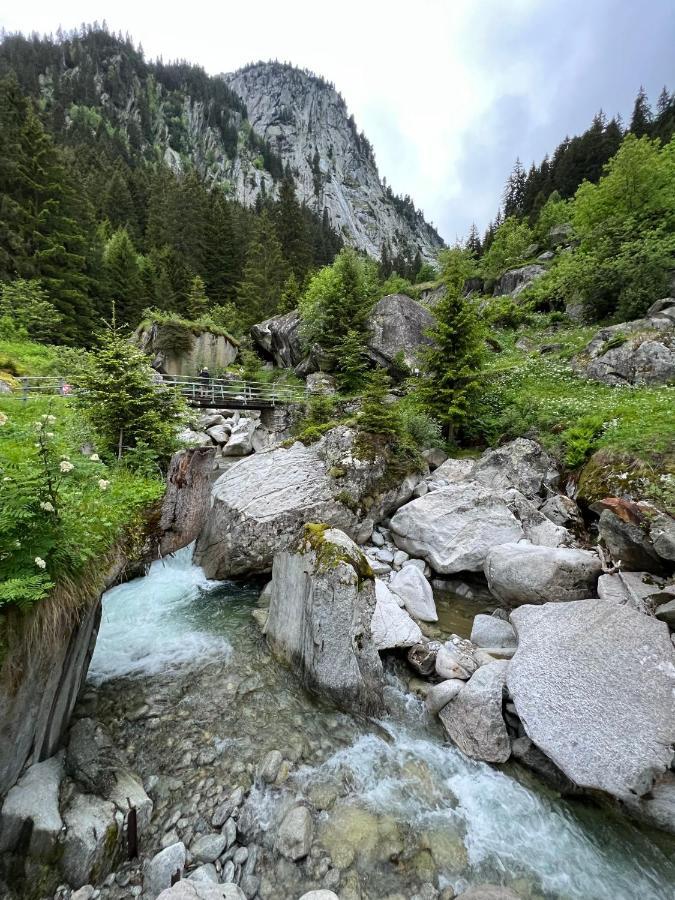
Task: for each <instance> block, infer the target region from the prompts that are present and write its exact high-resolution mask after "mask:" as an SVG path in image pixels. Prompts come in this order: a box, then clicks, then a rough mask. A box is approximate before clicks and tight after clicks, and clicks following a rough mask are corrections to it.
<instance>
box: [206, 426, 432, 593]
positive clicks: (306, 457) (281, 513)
mask: <svg viewBox="0 0 675 900" xmlns="http://www.w3.org/2000/svg"><path fill="white" fill-rule="evenodd" d="M355 436H356V434H355V432H354V431H352V430H351V429H348V428H345V427H344V426H342V427H339V428H335V429H333V431H330V432H329V433H328V434H327V435H326V436H325V437H323V438H322V439H321V440H320V441H319V442H318V443H316V444H312V445H311V446H309V447H305V446H304V445H303V444H301V443H296V444H294V445H293V446H292V447H290V448H289V449H285V448H283V447H279V448H277V449H274V450H270V451H267V452H263V453H256V454H255V455H254V456H251V457H247V458H246V459H243V460H242V461H240V462H237V463H235V464H234V465H233V466H231V467H230V468H229V469H227V471H225V472H224V473H223V474H222V475H221V476H220V478H219V479H218V480H217V481H216V483H215V485H214V487H213V492H212V506H211V508H210V510H209V512H208V515H207V519H206V524H205V527H204V530H203V531H202V534H201V535H200V537H199V540H198V541H197V546H196V550H195V562H197V563H198V564H199V565H201V566H203V568H204V570H205V572H206V574H207V575H208V577H210V578H228V577H231V576H233V575H234V576H237V575H245V574H253V573H266V572H269V571H270V570H271V568H272V559H273V557H274V554H275V553H276V552H277V551H279V550H282V549H285V548H287V547H288V546H290V544H291V543H293V541H294V540H296V539H297V538H298V537H299V535H300V532H301V531H302V528H303V527H304V525H305V523H307V522H326V523H328V524H330V525H334V526H336V527H339V528H342V529H343V530H345V531H346V532H348V533H349V534H351V535H353V536H356V535H357V533H358V531H359V527H360V526H359V520H358V518H357V516H356V515H355V514H354V512H353V511H352V508H351V507H352V506H353V503H351V502H350V508H348V507H347V506H345V505H344V503H342V502H341V500H339V499H338V497H340V498H343V499H344V498H345V496H348V497H349V498H351V500H352V501H353V502H354V503H356V504H358V503H359V501H360V499H361V498H362V497H365V496H368V495H372V494H373V492H375V493H376V489H377V484H378V482H379V480H380V479H381V478H382V476H383V475H384V473H385V462H384V459H383V458H381V457H377V458H375V459H374V460H369V461H362V460H356V459H355V458H354V457H353V456H352V449H353V443H354V439H355ZM337 469H339V470H341V472H344V473H345V474H344V475H342V476H341V477H339V478H335V477H333V476H332V475H331V474H329V472H331V471H336V470H337ZM414 486H415V481H414V480H411V481H410V483H409V484H407V486H406V483H405V482H404V485H402V487H401V489H399V490H396V491H390V492H388V493H385V494H382V495H378V499H377V503H376V504H375V505H374V506H372V507H371V508H370V510H369V513H368V515H370V516H376V515H380V514H381V515H382V516H383V515H386V514H387V512H388V511H390V510H391V509H393V508H395V507H396V505H397V504H399V503H401V502H405V500H406V499H407V498H408V497H410V495H411V494H412V491H413V488H414ZM371 529H372V523H371Z"/></svg>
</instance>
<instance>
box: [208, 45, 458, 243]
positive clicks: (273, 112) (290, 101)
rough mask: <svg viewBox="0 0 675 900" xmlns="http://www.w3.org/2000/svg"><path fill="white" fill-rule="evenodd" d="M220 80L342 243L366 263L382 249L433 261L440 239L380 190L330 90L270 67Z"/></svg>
mask: <svg viewBox="0 0 675 900" xmlns="http://www.w3.org/2000/svg"><path fill="white" fill-rule="evenodd" d="M223 77H224V79H225V82H226V83H227V85H228V86H229V87H230V88H231V89H232V90H233V91H235V93H237V94H238V95H239V96H240V97H241V98H242V99H243V101H244V102H245V104H246V109H247V111H248V117H249V120H250V122H251V125H252V126H253V128H254V129H255V130H256V131H257V132H258V134H260V135H261V136H262V137H264V138H265V139H266V140H267V141H269V143H270V145H271V147H272V148H273V149H274V150H275V152H276V153H278V154H279V155H280V157H281V159H282V161H283V164H284V166H290V169H291V170H292V171H293V172H294V173H297V176H296V184H297V190H298V196H299V198H300V200H301V201H303V202H305V203H307V204H308V206H309V207H310V208H311V209H313V210H315V211H317V212H318V213H319V214H322V213H323V212H324V210H325V211H326V213H327V216H328V220H329V222H330V224H331V225H332V226H333V228H334V229H335V230H336V231H337V232H338V233H339V234H341V235H342V236H343V237H344V239H345V240H346V242H347V243H349V244H352V245H353V246H355V247H357V248H358V249H359V250H363V251H365V252H366V253H368V254H370V255H371V256H377V257H379V255H380V254H381V252H382V247H383V245H386V246H387V247H388V248H389V250H390V252H392V253H393V254H394V255H395V254H396V253H398V252H406V250H408V249H409V248H412V250H413V254H414V252H415V251H416V250H419V252H420V253H421V255H422V256H423V257H424V258H426V259H428V260H433V259H435V256H436V253H437V251H438V250H439V249H440V248H441V247H442V245H443V244H442V241H441V239H440V237H439V236H438V234H437V233H436V231H435V230H434V229H433V228H432V227H431V226H430V225H429V224H427V222H426V221H425V220H424V216H423V215H422V213H421V212H419V211H417V210H415V209H414V207H413V206H412V204H410V203H408V204H406V203H405V202H404V201H401V200H399V199H397V198H395V197H394V196H393V195H391V194H390V192H388V191H387V190H386V189H385V187H384V186H383V184H382V182H381V181H380V176H379V174H378V171H377V167H376V165H375V157H374V155H373V152H372V149H371V147H370V144H369V143H368V141H367V140H366V138H365V137H364V136H363V135H362V134H359V133H358V132H357V130H356V126H355V124H354V119H353V118H352V117H350V115H349V113H348V111H347V107H346V105H345V102H344V100H343V99H342V97H341V96H340V95H339V94H338V93H337V91H336V90H335V88H333V87H332V86H331V85H329V84H327V83H326V82H325V81H323V79H320V78H317V77H315V76H313V75H310V74H308V73H306V72H302V71H300V70H299V69H295V68H293V67H292V66H288V65H283V64H281V63H274V62H270V63H257V64H255V65H251V66H247V67H246V68H244V69H240V70H239V71H237V72H233V73H231V74H228V75H224V76H223ZM252 174H254V175H255V174H256V173H255V172H253V173H252ZM267 181H268V187H269V186H270V185H269V182H270V181H271V179H269V178H268V179H267ZM244 187H246V186H245V185H244ZM249 194H250V188H249ZM240 199H241V198H240ZM253 199H255V198H253ZM247 202H249V203H250V202H252V200H250V199H249V200H248V201H247Z"/></svg>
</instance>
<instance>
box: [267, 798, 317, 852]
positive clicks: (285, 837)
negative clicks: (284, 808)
mask: <svg viewBox="0 0 675 900" xmlns="http://www.w3.org/2000/svg"><path fill="white" fill-rule="evenodd" d="M313 834H314V823H313V822H312V816H311V814H310V812H309V810H308V809H307V807H306V806H294V807H293V808H292V809H291V810H290V811H289V812H287V813H286V815H285V816H284V818H283V820H282V822H281V825H280V826H279V832H278V834H277V841H276V847H277V850H278V851H279V853H281V855H282V856H285V857H286V859H290V860H293V862H295V861H296V860H298V859H304V858H305V856H307V854H308V853H309V851H310V848H311V846H312V836H313Z"/></svg>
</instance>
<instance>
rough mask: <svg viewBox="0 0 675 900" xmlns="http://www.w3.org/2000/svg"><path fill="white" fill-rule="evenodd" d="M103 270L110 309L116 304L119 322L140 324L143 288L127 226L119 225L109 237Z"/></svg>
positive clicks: (131, 324)
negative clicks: (120, 226) (121, 226)
mask: <svg viewBox="0 0 675 900" xmlns="http://www.w3.org/2000/svg"><path fill="white" fill-rule="evenodd" d="M103 273H104V279H105V285H106V295H107V297H108V303H109V308H110V311H111V312H112V308H113V304H114V307H115V311H116V317H117V321H118V322H121V323H122V324H123V325H130V326H132V327H133V326H135V325H137V324H138V321H139V319H140V317H141V313H142V311H143V299H144V290H143V283H142V281H141V273H140V269H139V265H138V257H137V254H136V250H135V249H134V245H133V243H132V242H131V238H130V237H129V235H128V234H127V230H126V228H118V229H117V231H116V232H115V233H114V234H113V235H112V237H111V238H110V240H109V241H108V243H107V245H106V248H105V253H104V257H103Z"/></svg>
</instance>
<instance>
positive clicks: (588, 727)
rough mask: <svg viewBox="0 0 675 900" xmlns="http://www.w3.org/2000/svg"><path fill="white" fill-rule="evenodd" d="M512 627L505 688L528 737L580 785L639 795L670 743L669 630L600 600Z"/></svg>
mask: <svg viewBox="0 0 675 900" xmlns="http://www.w3.org/2000/svg"><path fill="white" fill-rule="evenodd" d="M511 621H512V623H513V625H514V627H515V629H516V632H517V635H518V649H517V651H516V654H515V656H514V657H513V659H512V660H511V662H510V663H509V666H508V671H507V686H508V690H509V693H510V695H511V697H512V699H513V702H514V703H515V706H516V711H517V713H518V716H519V717H520V720H521V722H522V724H523V727H524V728H525V731H526V733H527V735H528V737H529V738H530V739H531V740H532V741H533V742H534V743H535V744H536V745H537V747H539V748H540V749H541V750H543V752H544V753H545V754H546V755H547V756H548V757H549V758H550V759H551V760H552V761H553V762H554V763H555V764H556V765H557V766H558V768H559V769H561V770H562V771H563V772H564V773H565V775H567V777H568V778H570V779H571V780H572V781H573V782H574V783H575V784H577V785H579V786H580V787H584V788H589V789H597V790H601V791H606V792H607V793H609V794H613V795H614V796H616V797H631V796H636V795H637V796H643V795H644V794H646V793H647V792H648V791H649V790H650V789H651V787H652V784H653V783H654V779H655V778H656V777H657V776H659V775H660V774H662V773H663V772H665V771H666V769H667V768H668V767H669V765H670V763H671V761H672V759H673V744H674V743H675V650H674V648H673V644H672V643H671V640H670V635H669V633H668V628H667V627H666V625H664V624H663V623H662V622H658V621H657V620H656V619H653V618H650V617H649V616H645V615H643V614H642V613H640V612H637V611H636V610H633V609H630V608H629V607H628V606H621V605H617V604H615V603H613V602H611V601H609V600H600V599H595V600H577V601H573V602H570V603H546V604H544V605H543V606H521V607H520V608H519V609H516V610H515V611H514V612H513V613H512V614H511ZM479 671H480V670H479Z"/></svg>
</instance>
